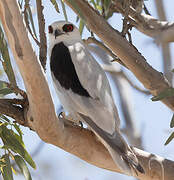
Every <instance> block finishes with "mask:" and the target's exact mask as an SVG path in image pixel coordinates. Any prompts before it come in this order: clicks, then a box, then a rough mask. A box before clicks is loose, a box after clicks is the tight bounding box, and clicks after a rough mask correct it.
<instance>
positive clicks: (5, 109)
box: [0, 99, 28, 126]
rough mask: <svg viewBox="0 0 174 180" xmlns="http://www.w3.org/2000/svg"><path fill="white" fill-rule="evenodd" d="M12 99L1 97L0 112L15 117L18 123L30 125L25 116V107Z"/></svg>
mask: <svg viewBox="0 0 174 180" xmlns="http://www.w3.org/2000/svg"><path fill="white" fill-rule="evenodd" d="M12 101H13V100H10V99H0V114H5V115H7V116H9V117H11V118H13V119H15V120H16V122H17V123H19V124H21V125H23V126H28V125H27V123H26V121H25V118H24V109H23V108H22V107H20V106H17V105H14V104H13V103H12Z"/></svg>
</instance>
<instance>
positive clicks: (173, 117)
mask: <svg viewBox="0 0 174 180" xmlns="http://www.w3.org/2000/svg"><path fill="white" fill-rule="evenodd" d="M170 127H171V128H173V127H174V114H173V116H172V119H171V121H170Z"/></svg>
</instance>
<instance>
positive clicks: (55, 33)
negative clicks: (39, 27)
mask: <svg viewBox="0 0 174 180" xmlns="http://www.w3.org/2000/svg"><path fill="white" fill-rule="evenodd" d="M62 34H64V33H63V32H61V31H60V30H59V29H56V30H55V32H54V36H55V39H56V37H57V36H60V35H62Z"/></svg>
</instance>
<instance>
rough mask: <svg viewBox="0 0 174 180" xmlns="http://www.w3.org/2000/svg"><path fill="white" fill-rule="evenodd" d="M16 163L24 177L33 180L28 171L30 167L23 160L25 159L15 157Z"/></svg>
mask: <svg viewBox="0 0 174 180" xmlns="http://www.w3.org/2000/svg"><path fill="white" fill-rule="evenodd" d="M14 159H15V162H16V164H17V165H18V167H19V168H20V170H21V172H22V174H23V175H24V177H25V179H26V180H32V178H31V174H30V172H29V170H28V167H27V165H26V163H25V161H24V160H23V158H22V157H21V156H19V155H16V156H14Z"/></svg>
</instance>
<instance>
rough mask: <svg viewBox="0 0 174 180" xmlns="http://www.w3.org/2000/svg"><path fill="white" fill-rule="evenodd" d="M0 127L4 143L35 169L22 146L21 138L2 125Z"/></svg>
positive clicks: (0, 134)
mask: <svg viewBox="0 0 174 180" xmlns="http://www.w3.org/2000/svg"><path fill="white" fill-rule="evenodd" d="M0 129H1V131H0V136H1V138H2V141H3V143H4V145H5V146H6V147H8V148H9V149H11V150H12V151H13V152H15V153H18V154H20V155H21V156H22V157H23V158H24V159H25V160H26V161H27V163H28V164H29V165H30V166H31V167H32V168H34V169H35V168H36V165H35V163H34V161H33V160H32V158H31V156H30V155H29V154H28V152H27V151H26V149H25V148H24V143H23V141H22V140H21V138H20V136H19V135H18V134H16V133H14V132H13V131H12V130H11V129H8V128H7V127H6V126H4V125H2V126H0Z"/></svg>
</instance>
